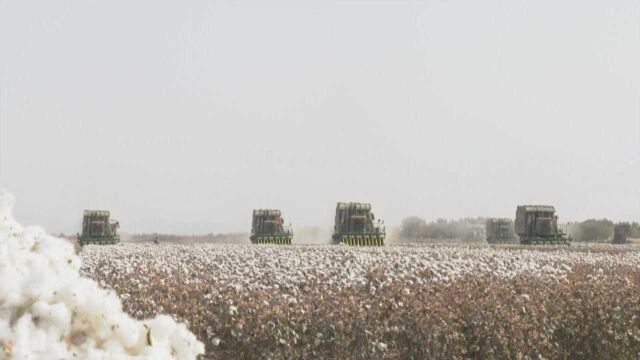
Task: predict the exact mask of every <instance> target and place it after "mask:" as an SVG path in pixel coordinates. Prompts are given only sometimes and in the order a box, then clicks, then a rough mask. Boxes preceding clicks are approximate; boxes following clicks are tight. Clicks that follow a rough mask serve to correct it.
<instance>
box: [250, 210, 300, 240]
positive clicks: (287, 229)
mask: <svg viewBox="0 0 640 360" xmlns="http://www.w3.org/2000/svg"><path fill="white" fill-rule="evenodd" d="M250 239H251V242H252V243H253V244H275V245H291V242H292V241H293V232H292V231H291V226H284V219H283V218H282V213H281V212H280V210H268V209H257V210H253V221H252V223H251V237H250Z"/></svg>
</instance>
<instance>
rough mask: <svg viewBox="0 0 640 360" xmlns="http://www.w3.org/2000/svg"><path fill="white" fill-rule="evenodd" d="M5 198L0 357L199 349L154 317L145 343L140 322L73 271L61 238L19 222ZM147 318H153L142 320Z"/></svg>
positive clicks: (180, 329) (164, 354)
mask: <svg viewBox="0 0 640 360" xmlns="http://www.w3.org/2000/svg"><path fill="white" fill-rule="evenodd" d="M13 202H14V200H13V196H11V195H10V194H8V193H7V192H6V191H2V190H0V279H2V281H0V340H1V341H2V343H3V344H4V345H3V346H5V345H6V344H10V351H9V352H10V353H8V352H6V351H2V352H0V360H4V359H36V360H37V359H71V358H76V359H123V360H125V359H149V360H151V359H154V360H155V359H167V360H170V359H180V360H182V359H184V360H189V359H195V358H196V357H197V355H199V354H202V353H204V346H203V345H202V343H200V342H198V341H197V339H196V338H195V336H194V335H193V334H192V333H190V332H189V331H188V330H187V328H186V326H184V325H183V324H177V323H176V322H175V321H173V320H172V319H171V318H169V317H166V316H162V317H159V320H158V321H157V322H155V323H156V324H157V325H156V328H155V331H156V332H157V333H158V334H160V335H162V336H163V339H164V340H163V341H161V342H158V343H157V344H155V343H153V342H151V341H148V340H149V339H150V338H149V337H148V336H147V335H149V330H148V328H147V327H145V325H144V323H143V322H140V321H137V320H134V319H132V318H131V317H130V316H128V315H127V314H126V313H124V312H123V311H122V304H121V302H120V299H119V298H118V297H117V296H116V294H115V293H113V292H112V291H108V290H105V289H102V288H100V287H99V286H98V285H97V284H96V283H95V282H94V281H92V280H89V279H86V278H82V277H80V274H79V269H80V267H81V261H80V258H79V257H78V256H77V255H75V253H74V249H73V247H72V246H71V245H70V244H69V243H68V242H67V241H65V240H62V239H58V238H55V237H52V236H50V235H47V234H46V233H45V232H44V230H42V229H41V228H39V227H27V228H23V227H22V226H20V225H19V224H18V223H17V222H16V221H15V220H14V219H13V217H12V215H11V207H12V206H13ZM149 321H150V322H151V323H154V320H149Z"/></svg>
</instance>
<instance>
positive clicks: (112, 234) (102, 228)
mask: <svg viewBox="0 0 640 360" xmlns="http://www.w3.org/2000/svg"><path fill="white" fill-rule="evenodd" d="M110 217H111V214H110V213H109V212H108V211H106V210H85V211H84V217H83V220H82V234H78V245H80V246H85V245H90V244H96V245H113V244H117V243H119V242H120V235H118V228H119V227H120V224H119V223H118V222H117V221H115V220H112V219H111V218H110Z"/></svg>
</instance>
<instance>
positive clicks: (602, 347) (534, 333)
mask: <svg viewBox="0 0 640 360" xmlns="http://www.w3.org/2000/svg"><path fill="white" fill-rule="evenodd" d="M80 255H81V257H82V260H83V267H82V274H83V276H86V277H89V278H92V279H95V280H97V281H98V282H99V283H100V284H101V285H102V286H104V287H106V288H110V289H113V290H114V291H115V292H116V293H117V294H118V296H119V297H120V298H121V299H122V301H123V306H124V310H125V311H126V312H128V313H129V314H130V315H132V316H133V317H135V318H138V319H145V318H149V317H152V316H154V315H157V314H168V315H170V316H172V317H174V318H175V319H177V320H180V321H185V322H186V323H187V324H188V326H189V328H190V330H191V331H193V332H194V333H195V334H196V336H197V337H198V338H199V339H200V340H201V341H203V342H204V343H205V346H206V355H205V356H204V359H228V358H264V359H300V358H303V359H336V358H340V359H342V358H345V359H346V358H349V359H372V358H374V359H376V358H380V359H383V358H384V359H400V358H402V359H405V358H415V359H424V358H442V359H450V358H453V359H466V358H472V359H486V358H490V359H491V358H493V359H503V358H514V359H534V358H535V359H538V358H571V359H587V358H638V357H639V356H640V300H639V299H640V247H639V246H637V245H624V246H613V245H604V244H602V245H596V244H594V245H573V246H571V247H521V246H517V245H511V246H507V245H505V246H486V245H477V246H469V245H429V246H387V247H380V248H356V247H344V246H250V245H213V244H202V243H199V244H191V245H176V244H121V245H117V246H103V247H97V246H88V247H86V248H84V249H83V251H82V252H81V253H80Z"/></svg>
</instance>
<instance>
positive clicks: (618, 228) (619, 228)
mask: <svg viewBox="0 0 640 360" xmlns="http://www.w3.org/2000/svg"><path fill="white" fill-rule="evenodd" d="M630 236H631V225H630V224H629V223H620V224H616V225H615V226H614V228H613V243H614V244H626V243H627V238H628V237H630Z"/></svg>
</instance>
